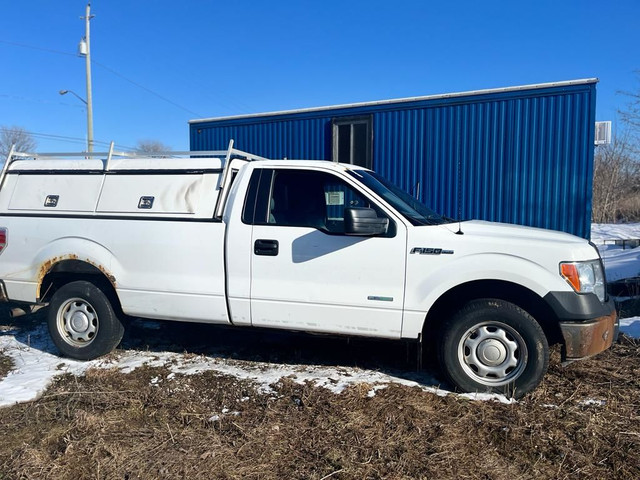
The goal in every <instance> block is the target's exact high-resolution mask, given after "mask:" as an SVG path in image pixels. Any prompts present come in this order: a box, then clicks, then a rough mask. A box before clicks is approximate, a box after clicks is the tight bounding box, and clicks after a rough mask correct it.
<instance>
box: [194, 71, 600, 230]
mask: <svg viewBox="0 0 640 480" xmlns="http://www.w3.org/2000/svg"><path fill="white" fill-rule="evenodd" d="M364 114H372V115H373V131H374V144H373V168H374V170H376V171H378V172H380V173H382V174H383V175H384V176H386V177H387V178H389V179H390V180H391V181H393V182H394V183H396V184H397V185H398V186H400V187H402V188H403V189H405V190H407V191H408V192H410V193H412V194H416V193H417V192H418V191H419V197H420V199H421V200H422V201H423V202H424V203H425V204H427V205H429V206H431V207H432V208H433V209H434V210H436V211H438V212H441V213H443V214H445V215H447V216H449V217H453V218H463V219H468V218H479V219H485V220H492V221H499V222H507V223H518V224H523V225H530V226H536V227H543V228H551V229H555V230H563V231H566V232H570V233H573V234H575V235H578V236H582V237H584V238H588V237H589V233H590V232H589V230H590V216H591V186H592V172H593V135H594V133H593V129H594V123H595V83H586V84H581V85H571V86H563V87H560V88H548V89H536V90H530V91H527V90H522V91H517V92H503V93H493V94H479V95H471V96H469V97H455V98H449V99H448V98H442V99H437V100H428V101H416V102H405V103H402V104H395V105H394V104H386V105H377V106H365V107H352V108H340V109H335V110H329V111H320V112H303V113H298V114H288V115H274V116H271V117H260V118H254V119H251V118H243V119H235V120H228V121H225V120H217V121H212V122H206V123H195V124H192V125H191V148H192V149H193V150H206V149H223V148H226V146H227V144H228V142H229V139H230V138H233V139H235V143H236V146H237V147H238V148H240V149H243V150H247V151H250V152H252V153H255V154H258V155H262V156H266V157H271V158H283V157H287V158H307V159H326V160H330V159H331V155H332V145H331V142H332V130H331V122H332V119H333V118H339V117H341V116H353V115H364Z"/></svg>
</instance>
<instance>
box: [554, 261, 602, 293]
mask: <svg viewBox="0 0 640 480" xmlns="http://www.w3.org/2000/svg"><path fill="white" fill-rule="evenodd" d="M560 274H561V275H562V276H563V277H564V279H565V280H566V281H567V282H569V284H570V285H571V286H572V287H573V289H574V290H575V291H576V292H578V293H595V294H596V295H597V296H598V300H600V301H601V302H604V299H605V286H604V274H603V272H602V265H601V264H600V262H599V261H598V260H591V261H589V262H563V263H561V264H560Z"/></svg>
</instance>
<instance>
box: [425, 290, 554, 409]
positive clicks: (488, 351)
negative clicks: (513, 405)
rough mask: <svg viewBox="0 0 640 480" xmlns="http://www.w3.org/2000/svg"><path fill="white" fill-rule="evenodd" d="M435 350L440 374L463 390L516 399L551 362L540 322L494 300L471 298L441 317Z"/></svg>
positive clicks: (520, 310) (541, 375)
mask: <svg viewBox="0 0 640 480" xmlns="http://www.w3.org/2000/svg"><path fill="white" fill-rule="evenodd" d="M437 350H438V361H439V364H440V368H441V369H442V372H443V373H444V374H445V375H446V377H447V379H448V380H449V381H450V382H451V383H452V384H453V385H454V386H455V387H456V388H457V389H459V390H461V391H463V392H491V393H502V394H505V395H507V396H509V397H514V398H520V397H522V396H523V395H525V394H526V393H528V392H530V391H531V390H533V389H534V388H536V387H537V386H538V384H539V383H540V382H541V381H542V377H544V374H545V373H546V371H547V367H548V366H549V344H548V343H547V338H546V337H545V334H544V332H543V331H542V328H541V327H540V325H539V324H538V322H536V320H535V319H534V318H533V317H532V316H531V315H529V314H528V313H527V312H525V311H524V310H523V309H521V308H520V307H518V306H517V305H514V304H513V303H510V302H507V301H504V300H498V299H479V300H473V301H471V302H469V303H467V304H466V305H465V306H464V307H463V308H462V309H460V310H459V311H458V312H457V313H456V314H455V315H453V316H452V317H451V318H450V319H448V320H447V321H445V322H444V324H443V325H442V328H441V331H440V337H439V342H438V347H437Z"/></svg>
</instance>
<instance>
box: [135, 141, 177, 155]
mask: <svg viewBox="0 0 640 480" xmlns="http://www.w3.org/2000/svg"><path fill="white" fill-rule="evenodd" d="M170 151H171V147H169V146H168V145H165V144H164V143H162V142H160V141H158V140H138V142H137V143H136V152H138V153H144V154H147V155H150V156H152V157H156V156H157V157H164V156H165V155H156V154H158V153H164V152H170Z"/></svg>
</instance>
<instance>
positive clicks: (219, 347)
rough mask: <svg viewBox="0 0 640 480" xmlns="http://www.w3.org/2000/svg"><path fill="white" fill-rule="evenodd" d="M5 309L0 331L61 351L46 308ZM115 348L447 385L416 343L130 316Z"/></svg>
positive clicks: (28, 343) (0, 310)
mask: <svg viewBox="0 0 640 480" xmlns="http://www.w3.org/2000/svg"><path fill="white" fill-rule="evenodd" d="M10 307H11V305H8V306H3V307H2V308H0V319H2V322H1V323H2V325H3V326H4V331H2V332H0V335H13V336H14V337H15V339H16V341H18V342H19V343H21V344H23V345H25V346H28V347H30V348H34V349H37V350H40V351H42V352H44V353H48V354H51V355H60V354H59V352H58V350H57V348H56V347H55V345H54V344H53V342H52V341H51V339H50V338H49V334H48V330H47V326H46V313H47V309H46V308H45V309H42V310H39V311H38V312H35V313H32V314H27V315H24V316H21V317H17V318H11V317H10V314H9V311H10V310H11V308H10ZM118 350H121V351H143V352H152V353H153V352H157V353H162V352H171V353H189V354H197V355H204V356H206V357H211V358H220V359H224V360H239V361H248V362H262V363H270V364H275V365H278V364H281V365H293V366H300V367H305V366H319V367H335V368H340V367H355V368H361V369H366V370H373V371H377V372H381V373H384V374H388V375H392V376H394V377H398V378H402V379H405V380H411V381H414V382H416V383H418V384H420V385H422V386H425V387H438V388H439V387H441V386H442V387H443V388H445V389H448V385H446V384H445V383H444V382H442V381H441V380H440V379H439V373H438V370H437V368H436V366H435V363H433V362H427V363H426V364H424V365H423V366H422V369H421V370H420V371H419V370H418V346H417V344H416V343H415V342H406V341H394V340H386V339H370V338H362V337H346V336H335V335H316V334H310V333H304V332H296V331H284V330H272V329H263V328H244V327H230V326H224V325H208V324H201V323H187V322H172V321H159V320H144V319H138V318H130V319H127V320H126V321H125V334H124V337H123V339H122V342H121V343H120V345H119V346H118Z"/></svg>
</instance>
